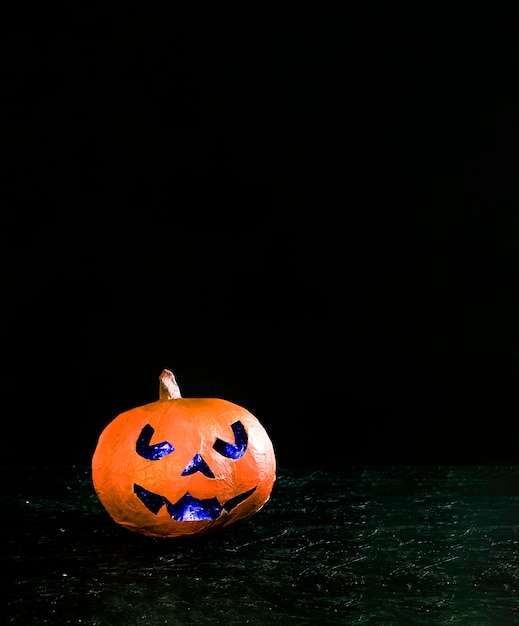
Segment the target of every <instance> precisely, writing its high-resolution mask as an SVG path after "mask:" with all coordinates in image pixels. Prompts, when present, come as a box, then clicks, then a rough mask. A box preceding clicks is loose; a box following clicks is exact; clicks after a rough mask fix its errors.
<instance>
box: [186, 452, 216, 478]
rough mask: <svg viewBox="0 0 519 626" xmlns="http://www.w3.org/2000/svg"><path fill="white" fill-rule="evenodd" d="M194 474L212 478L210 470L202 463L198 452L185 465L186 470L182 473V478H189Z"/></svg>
mask: <svg viewBox="0 0 519 626" xmlns="http://www.w3.org/2000/svg"><path fill="white" fill-rule="evenodd" d="M196 472H202V474H203V475H204V476H207V477H208V478H214V474H213V472H212V471H211V468H210V467H209V465H207V463H206V462H205V461H204V459H203V458H202V455H201V454H200V452H197V453H196V454H195V456H194V457H193V458H192V459H191V461H189V463H188V464H187V465H186V469H185V470H184V471H183V472H182V476H189V474H195V473H196Z"/></svg>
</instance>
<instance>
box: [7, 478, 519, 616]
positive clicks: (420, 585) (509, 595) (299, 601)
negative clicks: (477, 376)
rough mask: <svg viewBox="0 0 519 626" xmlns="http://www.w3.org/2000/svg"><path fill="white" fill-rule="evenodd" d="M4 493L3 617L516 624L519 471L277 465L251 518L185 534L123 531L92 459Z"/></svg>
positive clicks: (16, 483)
mask: <svg viewBox="0 0 519 626" xmlns="http://www.w3.org/2000/svg"><path fill="white" fill-rule="evenodd" d="M2 491H3V495H4V503H3V506H4V511H10V513H9V517H8V518H7V517H6V518H4V521H5V520H8V524H9V528H8V530H7V533H6V534H4V541H5V548H4V550H3V554H4V563H3V568H2V569H3V573H4V578H5V580H4V583H3V588H4V592H5V593H4V602H3V605H4V607H6V609H7V614H6V616H5V618H4V620H3V622H4V623H5V624H19V625H22V624H23V626H32V625H38V626H40V625H41V624H46V623H48V624H54V625H61V624H88V625H89V626H94V625H97V626H106V625H112V624H113V625H122V626H129V625H131V624H149V625H155V624H169V625H171V624H174V625H184V624H226V625H229V624H236V625H242V624H258V625H262V626H263V625H264V624H268V623H280V624H281V623H282V624H377V625H380V624H399V625H402V624H404V625H405V624H412V625H420V624H435V625H441V624H470V625H471V626H489V625H490V624H492V625H496V626H507V625H512V624H517V623H519V609H518V603H517V597H518V592H519V558H518V555H519V467H506V466H497V467H486V466H485V467H476V466H465V467H450V466H434V467H415V466H410V467H401V466H396V467H374V466H373V467H369V466H367V467H360V466H359V467H357V466H355V467H348V468H346V469H344V470H343V471H342V472H340V473H335V472H328V471H325V470H308V471H305V470H303V469H297V470H295V469H287V468H282V469H281V470H280V471H279V478H278V481H277V483H276V484H275V486H274V490H273V493H272V497H271V500H270V501H269V502H268V503H267V504H266V505H265V507H264V508H263V509H262V510H261V511H260V512H259V513H258V514H257V515H256V516H254V517H253V518H252V519H251V520H249V521H248V522H244V523H242V524H237V525H236V526H235V527H230V528H229V529H228V530H226V531H225V532H222V533H221V534H217V535H214V536H212V537H207V538H199V539H189V540H168V539H151V538H147V537H144V536H141V535H138V534H133V533H131V532H129V531H127V530H125V529H123V528H120V527H118V526H117V525H116V524H114V523H113V522H112V521H111V519H110V518H109V517H108V515H107V514H106V513H105V511H104V510H103V508H102V507H101V505H100V503H99V502H98V500H97V499H96V496H95V494H94V492H93V489H92V486H91V482H90V474H89V468H88V467H70V468H63V469H58V468H48V469H46V468H38V469H37V470H35V469H30V468H27V469H19V468H18V469H11V470H10V469H9V468H4V470H3V487H2ZM4 533H5V531H4Z"/></svg>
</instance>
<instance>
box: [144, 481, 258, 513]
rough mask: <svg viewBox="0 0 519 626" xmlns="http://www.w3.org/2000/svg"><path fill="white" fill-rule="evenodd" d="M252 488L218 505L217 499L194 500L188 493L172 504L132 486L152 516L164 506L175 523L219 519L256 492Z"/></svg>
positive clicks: (254, 488) (165, 499) (159, 496)
mask: <svg viewBox="0 0 519 626" xmlns="http://www.w3.org/2000/svg"><path fill="white" fill-rule="evenodd" d="M256 489H257V487H253V488H252V489H249V490H248V491H244V492H243V493H240V494H239V495H237V496H234V497H233V498H230V499H229V500H227V502H226V503H225V504H223V505H222V504H220V502H219V501H218V498H216V497H214V498H195V497H194V496H192V495H191V494H190V493H185V494H184V495H183V496H182V497H181V498H180V499H179V500H177V501H176V502H175V503H174V504H172V503H171V502H170V501H169V500H168V499H167V498H165V497H164V496H161V495H158V494H156V493H153V492H152V491H148V489H145V488H144V487H141V486H140V485H137V484H134V485H133V491H134V493H135V495H136V496H137V497H138V498H139V500H140V501H141V502H142V503H143V504H144V506H145V507H146V508H148V509H149V510H150V511H151V512H152V513H153V514H154V515H158V513H159V511H160V509H161V508H162V507H163V506H164V505H166V509H167V511H168V514H169V516H170V517H171V519H174V520H175V521H176V522H198V521H200V520H215V519H218V518H219V517H220V515H221V514H222V511H225V512H226V513H229V512H230V511H231V510H232V509H234V507H236V506H238V504H240V503H241V502H243V501H244V500H246V499H247V498H248V497H249V496H250V495H252V494H253V493H254V492H255V491H256Z"/></svg>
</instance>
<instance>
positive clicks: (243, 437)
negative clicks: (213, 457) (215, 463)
mask: <svg viewBox="0 0 519 626" xmlns="http://www.w3.org/2000/svg"><path fill="white" fill-rule="evenodd" d="M231 428H232V431H233V433H234V443H227V442H226V441H223V439H219V438H218V439H217V440H216V441H215V442H214V446H213V448H214V449H215V450H216V451H217V452H218V453H219V454H221V455H222V456H225V457H227V458H228V459H239V458H240V457H242V456H243V455H244V454H245V451H246V450H247V441H248V437H247V433H246V432H245V427H244V426H243V424H242V423H241V422H240V421H238V422H234V424H231Z"/></svg>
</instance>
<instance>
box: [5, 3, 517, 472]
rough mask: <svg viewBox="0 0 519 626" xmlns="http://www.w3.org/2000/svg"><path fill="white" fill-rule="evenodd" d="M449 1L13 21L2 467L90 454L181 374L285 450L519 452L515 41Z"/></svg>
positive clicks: (482, 15)
mask: <svg viewBox="0 0 519 626" xmlns="http://www.w3.org/2000/svg"><path fill="white" fill-rule="evenodd" d="M446 4H448V5H449V6H446V7H443V6H442V4H441V3H440V4H438V3H430V4H427V5H424V3H418V6H414V5H413V6H407V5H398V6H396V7H395V6H394V3H383V2H378V3H377V2H375V3H366V2H353V3H341V2H336V3H334V2H324V3H323V2H319V3H317V4H315V3H306V2H302V3H296V4H295V5H294V6H290V7H289V6H279V4H278V3H274V2H261V3H259V2H258V3H253V2H252V3H240V4H239V5H238V6H234V5H233V6H221V5H216V4H214V3H213V5H208V6H206V5H202V4H198V3H185V2H177V3H175V4H174V5H173V6H169V7H162V6H161V7H155V6H151V7H150V6H146V7H143V6H141V7H140V8H139V7H134V8H131V7H128V6H126V5H123V4H122V3H110V5H109V6H105V3H67V4H66V6H65V7H59V8H58V7H57V6H47V5H40V6H39V7H33V8H32V9H31V10H30V11H29V10H27V11H23V15H12V16H10V17H9V18H8V19H7V20H6V25H7V31H8V32H7V35H6V38H5V45H4V47H3V50H4V51H3V55H4V63H3V67H4V70H3V79H2V81H3V84H4V104H6V105H7V108H6V113H5V114H4V115H3V121H4V131H3V137H4V138H3V140H2V144H3V153H4V156H5V157H6V158H5V165H4V166H3V168H2V177H3V180H2V185H1V188H2V198H3V199H2V204H3V209H2V226H1V235H2V301H3V305H2V307H1V311H2V344H1V360H2V375H1V383H2V386H1V394H2V395H1V400H2V407H3V409H2V431H3V435H2V454H3V455H4V460H5V462H6V463H10V464H15V463H16V464H23V465H38V464H70V463H74V464H76V463H77V464H85V463H89V462H90V458H91V455H92V452H93V449H94V447H95V444H96V441H97V437H98V436H99V434H100V432H101V430H102V429H103V428H104V426H105V425H106V424H107V423H108V422H109V421H110V420H111V419H113V418H114V417H115V416H116V415H117V414H119V413H120V412H122V411H124V410H127V409H129V408H132V407H134V406H138V405H141V404H145V403H147V402H151V401H153V400H155V399H156V398H157V394H158V377H159V375H160V372H161V371H162V369H163V368H169V369H171V370H173V371H174V372H175V374H176V376H177V379H178V381H179V384H180V387H181V390H182V393H183V395H184V396H185V397H188V396H217V397H222V398H226V399H228V400H231V401H233V402H236V403H237V404H241V405H243V406H245V407H247V408H248V409H249V410H251V411H252V412H253V413H254V414H255V415H256V416H257V417H258V418H259V419H260V421H262V423H263V424H264V425H265V427H266V428H267V430H268V431H269V433H270V435H271V437H272V439H273V441H274V445H275V448H276V451H277V454H278V458H279V462H280V464H284V465H315V466H329V465H340V464H342V463H345V464H351V463H369V464H375V463H383V464H385V463H389V464H401V463H404V464H407V463H452V464H464V463H476V464H486V463H491V464H494V463H507V464H508V463H517V462H518V461H519V456H518V452H517V435H518V429H517V389H518V382H519V366H518V357H519V354H518V341H519V337H518V332H517V318H518V313H519V310H518V309H519V307H518V302H519V300H518V297H517V296H518V294H517V285H518V281H517V268H518V255H517V236H518V228H517V227H518V220H517V159H516V157H515V147H516V141H517V138H518V137H517V124H516V115H517V104H518V102H517V98H515V96H514V87H515V85H514V83H515V82H516V72H515V70H516V63H515V59H516V58H517V56H516V52H517V50H516V41H515V35H514V33H513V30H512V26H511V23H512V22H511V21H510V19H509V16H507V15H505V14H500V13H499V9H496V8H492V9H491V8H490V4H488V6H485V4H484V3H481V4H471V5H470V6H469V5H466V6H465V5H460V6H450V5H451V4H452V3H446Z"/></svg>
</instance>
